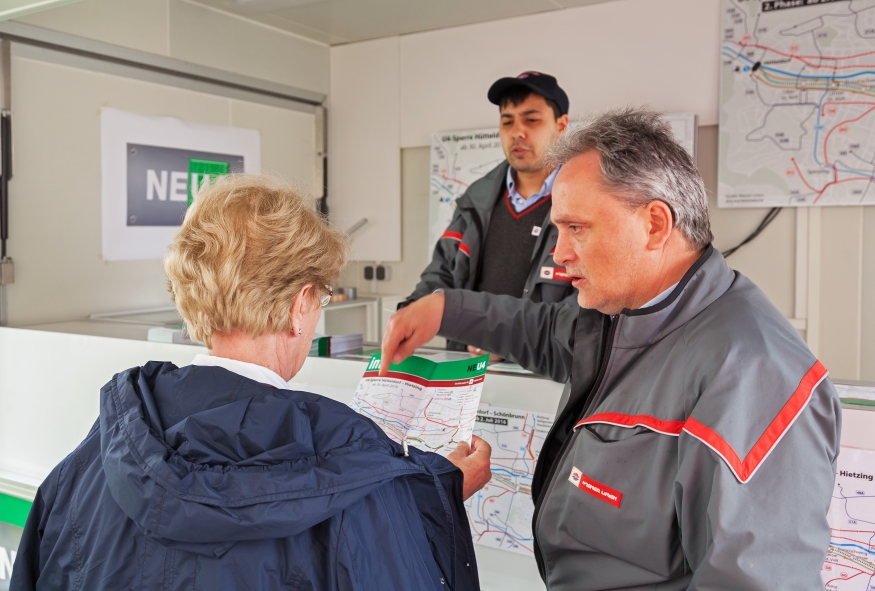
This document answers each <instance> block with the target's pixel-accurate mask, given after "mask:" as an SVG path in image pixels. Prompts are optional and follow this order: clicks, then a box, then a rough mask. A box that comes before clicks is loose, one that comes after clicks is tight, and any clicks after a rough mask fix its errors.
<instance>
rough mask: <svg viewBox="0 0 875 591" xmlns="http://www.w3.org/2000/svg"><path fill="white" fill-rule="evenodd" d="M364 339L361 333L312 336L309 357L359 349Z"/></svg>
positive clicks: (341, 353) (339, 353)
mask: <svg viewBox="0 0 875 591" xmlns="http://www.w3.org/2000/svg"><path fill="white" fill-rule="evenodd" d="M363 343H364V339H363V338H362V334H361V333H356V334H339V335H334V336H330V337H324V336H321V335H320V336H316V335H314V336H313V343H312V344H311V345H310V353H309V354H308V355H309V357H331V356H332V355H343V354H344V353H352V352H354V351H361V350H362V345H363Z"/></svg>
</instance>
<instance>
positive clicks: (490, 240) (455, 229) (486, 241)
mask: <svg viewBox="0 0 875 591" xmlns="http://www.w3.org/2000/svg"><path fill="white" fill-rule="evenodd" d="M487 98H488V99H489V101H490V102H491V103H493V104H496V105H498V107H499V113H500V128H499V134H500V137H501V146H502V148H503V149H504V155H505V157H506V158H507V160H506V161H504V162H502V163H501V164H499V165H498V166H497V167H495V168H494V169H493V170H491V171H490V172H489V173H488V174H487V175H486V176H484V177H483V178H482V179H480V180H478V181H476V182H475V183H473V184H472V185H471V186H470V187H468V190H467V191H465V193H464V194H463V195H462V196H461V197H459V199H457V200H456V211H455V213H454V215H453V219H452V221H451V222H450V225H449V226H448V227H447V229H446V231H445V232H444V233H443V235H442V236H441V237H440V239H439V240H438V243H437V245H436V246H435V250H434V255H433V257H432V261H431V263H430V264H429V265H428V267H426V269H425V271H423V273H422V277H421V280H420V282H419V284H418V285H417V286H416V289H415V290H414V291H413V293H412V294H411V295H410V296H409V297H408V298H407V300H406V301H405V302H403V303H402V304H401V306H399V307H403V306H406V305H408V304H410V303H411V302H414V301H416V300H418V299H419V298H421V297H423V296H425V295H428V294H430V293H433V292H434V291H435V290H438V289H444V288H456V289H471V290H475V291H485V292H489V293H494V294H505V295H512V296H514V297H522V298H529V299H531V300H533V301H535V302H559V301H562V300H564V299H567V298H570V299H569V302H572V303H574V302H575V298H576V291H575V290H574V288H573V287H572V286H571V280H570V278H569V277H568V276H567V275H566V274H565V268H564V267H562V266H559V265H557V264H556V263H555V262H554V261H553V251H554V247H555V245H556V237H557V236H558V230H557V229H556V227H555V226H553V225H552V224H551V223H550V206H551V191H552V188H553V179H555V178H556V174H557V173H558V172H559V169H550V168H547V167H546V166H545V165H544V153H545V151H546V149H547V147H548V146H549V145H550V144H551V143H552V142H553V140H555V139H556V138H557V137H558V136H559V135H560V134H562V133H563V132H564V131H565V129H566V127H567V126H568V95H566V94H565V91H564V90H562V89H561V88H560V87H559V85H558V84H557V83H556V78H554V77H553V76H550V75H548V74H543V73H541V72H532V71H529V72H523V73H522V74H520V75H519V76H517V77H516V78H501V79H499V80H498V81H496V82H495V83H494V84H493V85H492V86H491V87H490V88H489V92H488V93H487ZM447 348H448V349H452V350H459V351H464V350H465V349H466V345H464V344H461V343H456V342H453V341H450V342H448V343H447ZM467 348H468V350H469V351H470V352H471V353H473V354H475V355H476V354H481V353H482V352H481V351H480V350H479V349H474V348H472V347H467Z"/></svg>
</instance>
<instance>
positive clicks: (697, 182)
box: [547, 107, 713, 250]
mask: <svg viewBox="0 0 875 591" xmlns="http://www.w3.org/2000/svg"><path fill="white" fill-rule="evenodd" d="M590 150H595V151H596V152H598V154H599V162H600V164H601V170H602V176H603V177H604V178H603V183H604V185H605V188H606V189H607V190H608V191H610V192H611V193H613V194H614V196H615V197H616V198H617V199H619V200H620V201H622V202H623V203H625V204H626V205H628V206H630V207H640V206H642V205H646V204H648V203H650V202H651V201H654V200H658V201H662V202H663V203H665V204H666V205H668V207H669V208H670V209H671V213H672V217H673V218H674V224H675V227H677V229H678V230H680V231H681V232H682V233H683V235H684V236H685V237H686V238H687V240H688V241H689V242H690V243H691V244H692V246H693V247H694V248H695V249H696V250H702V249H704V248H705V247H706V246H708V243H710V242H711V240H713V235H712V234H711V218H710V214H709V212H708V196H707V195H706V193H705V183H704V182H703V181H702V177H701V175H699V171H698V170H696V165H695V164H693V159H692V158H691V157H690V155H689V154H688V153H687V151H686V150H685V149H684V148H683V146H681V145H680V144H679V143H678V142H677V141H676V140H675V139H674V137H673V136H672V133H671V131H670V130H669V129H668V127H667V126H666V122H665V120H664V119H662V117H661V116H660V114H659V113H657V112H656V111H653V110H650V109H647V108H631V107H629V108H625V109H616V110H612V111H607V112H605V113H601V114H598V115H593V116H591V117H588V118H586V119H584V120H583V121H580V122H578V123H574V124H572V125H571V126H569V128H568V130H567V131H566V132H565V133H564V134H562V135H561V136H559V139H558V140H556V142H555V143H554V144H553V146H552V147H551V148H550V151H549V153H548V155H547V163H548V165H549V166H554V167H555V166H560V165H562V164H565V163H566V162H568V161H569V160H571V159H572V158H574V157H576V156H580V155H581V154H584V153H586V152H589V151H590Z"/></svg>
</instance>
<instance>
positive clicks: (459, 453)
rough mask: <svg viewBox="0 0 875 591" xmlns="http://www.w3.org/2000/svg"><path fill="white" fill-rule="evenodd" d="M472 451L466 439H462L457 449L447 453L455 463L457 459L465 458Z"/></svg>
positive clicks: (448, 457)
mask: <svg viewBox="0 0 875 591" xmlns="http://www.w3.org/2000/svg"><path fill="white" fill-rule="evenodd" d="M470 453H471V448H470V446H469V445H468V444H467V443H465V442H464V441H460V442H459V444H458V445H457V446H456V449H454V450H453V451H451V452H450V453H448V454H447V459H448V460H450V461H451V462H453V463H454V464H455V463H456V460H463V459H465V458H466V457H467V456H468V454H470Z"/></svg>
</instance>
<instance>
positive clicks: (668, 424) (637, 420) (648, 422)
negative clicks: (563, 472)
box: [574, 412, 684, 437]
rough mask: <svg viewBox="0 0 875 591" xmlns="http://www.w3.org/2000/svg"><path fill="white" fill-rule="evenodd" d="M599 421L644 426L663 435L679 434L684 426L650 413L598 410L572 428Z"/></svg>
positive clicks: (681, 422) (626, 425) (618, 425)
mask: <svg viewBox="0 0 875 591" xmlns="http://www.w3.org/2000/svg"><path fill="white" fill-rule="evenodd" d="M593 423H601V424H607V425H616V426H617V427H646V428H648V429H650V430H651V431H656V432H657V433H662V434H663V435H674V436H675V437H677V436H678V435H680V433H681V431H682V430H683V428H684V422H683V421H664V420H662V419H657V418H656V417H652V416H650V415H624V414H620V413H616V412H600V413H598V414H594V415H592V416H591V417H587V418H585V419H582V420H581V421H579V422H578V423H577V424H576V425H575V426H574V428H575V429H577V428H578V427H581V426H583V425H589V424H593Z"/></svg>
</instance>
